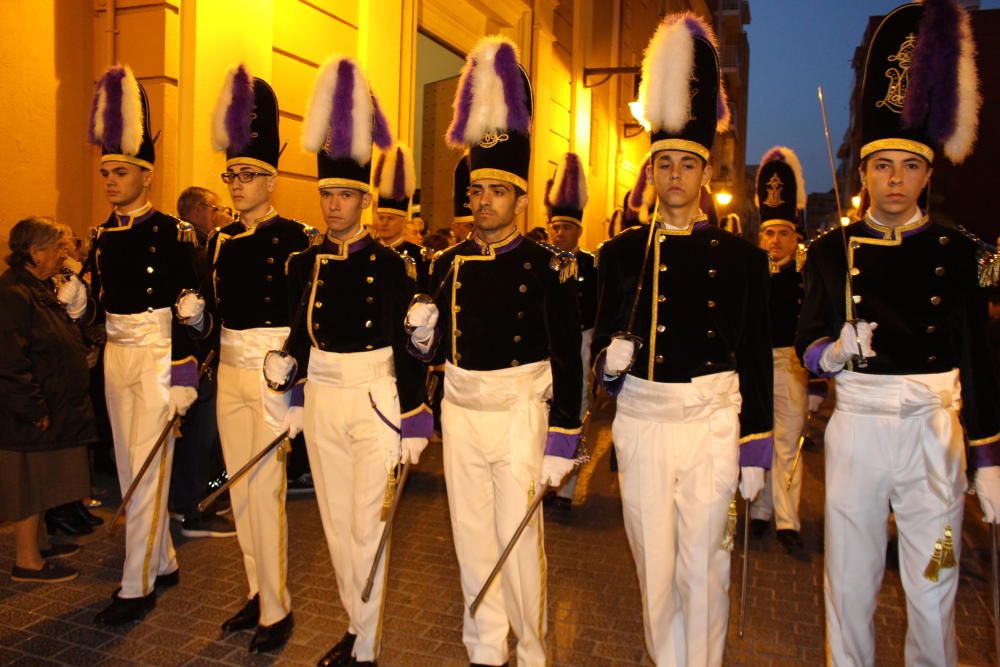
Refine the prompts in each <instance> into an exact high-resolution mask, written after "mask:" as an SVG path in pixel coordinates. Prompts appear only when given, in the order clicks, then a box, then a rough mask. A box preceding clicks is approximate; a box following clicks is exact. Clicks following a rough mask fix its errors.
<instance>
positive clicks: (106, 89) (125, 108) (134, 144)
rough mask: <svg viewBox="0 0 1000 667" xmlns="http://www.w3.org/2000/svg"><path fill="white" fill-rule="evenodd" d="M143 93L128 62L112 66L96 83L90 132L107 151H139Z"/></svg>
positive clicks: (135, 152)
mask: <svg viewBox="0 0 1000 667" xmlns="http://www.w3.org/2000/svg"><path fill="white" fill-rule="evenodd" d="M143 122H144V119H143V117H142V93H141V92H140V91H139V82H138V81H136V79H135V75H134V74H132V70H131V69H130V68H129V67H128V66H127V65H114V66H112V67H109V68H108V69H107V70H106V71H105V72H104V74H102V75H101V78H100V79H98V80H97V84H96V85H95V86H94V98H93V101H92V102H91V105H90V124H89V126H88V130H87V135H88V139H89V140H90V143H92V144H96V145H98V146H101V147H102V148H103V149H104V150H107V151H117V150H121V152H122V153H124V154H125V155H136V154H137V153H138V152H139V149H140V148H141V146H142V137H143Z"/></svg>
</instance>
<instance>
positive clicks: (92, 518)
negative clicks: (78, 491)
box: [69, 500, 104, 526]
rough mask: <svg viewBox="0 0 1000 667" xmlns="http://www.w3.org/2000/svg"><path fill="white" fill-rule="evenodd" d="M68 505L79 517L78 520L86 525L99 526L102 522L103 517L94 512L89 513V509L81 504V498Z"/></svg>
mask: <svg viewBox="0 0 1000 667" xmlns="http://www.w3.org/2000/svg"><path fill="white" fill-rule="evenodd" d="M69 506H70V507H71V508H72V510H73V512H74V513H75V514H76V515H77V516H78V517H80V521H82V522H83V523H85V524H87V525H88V526H100V525H101V524H103V523H104V519H102V518H101V517H99V516H97V515H96V514H91V513H90V510H88V509H87V506H86V505H84V504H83V501H82V500H78V501H76V502H75V503H70V504H69Z"/></svg>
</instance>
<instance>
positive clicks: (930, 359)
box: [927, 354, 937, 364]
mask: <svg viewBox="0 0 1000 667" xmlns="http://www.w3.org/2000/svg"><path fill="white" fill-rule="evenodd" d="M935 361H937V357H935V356H934V355H933V354H932V355H931V356H929V357H927V363H929V364H933V363H934V362H935Z"/></svg>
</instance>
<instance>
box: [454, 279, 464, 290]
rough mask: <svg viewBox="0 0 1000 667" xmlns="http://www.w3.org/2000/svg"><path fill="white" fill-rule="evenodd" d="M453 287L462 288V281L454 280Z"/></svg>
mask: <svg viewBox="0 0 1000 667" xmlns="http://www.w3.org/2000/svg"><path fill="white" fill-rule="evenodd" d="M455 289H462V283H460V282H458V281H457V280H456V281H455Z"/></svg>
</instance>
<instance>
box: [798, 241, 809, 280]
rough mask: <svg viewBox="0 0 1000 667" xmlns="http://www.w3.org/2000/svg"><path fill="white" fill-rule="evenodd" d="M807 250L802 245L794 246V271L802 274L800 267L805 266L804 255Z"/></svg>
mask: <svg viewBox="0 0 1000 667" xmlns="http://www.w3.org/2000/svg"><path fill="white" fill-rule="evenodd" d="M808 252H809V251H808V249H807V248H806V247H805V245H803V244H802V243H800V244H798V245H797V246H795V270H796V271H798V272H799V273H802V267H804V266H805V265H806V254H807V253H808Z"/></svg>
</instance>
